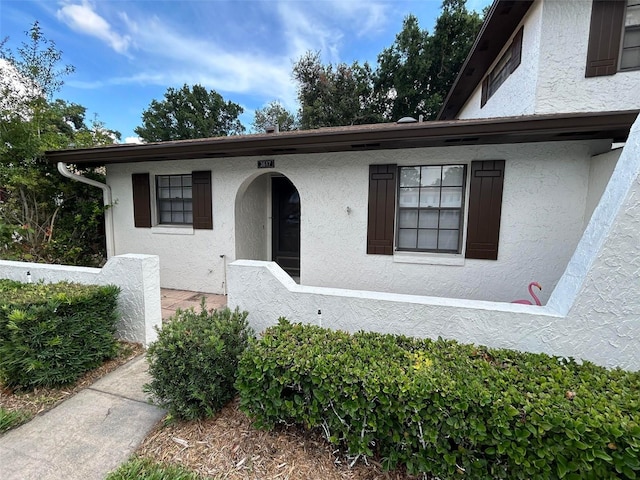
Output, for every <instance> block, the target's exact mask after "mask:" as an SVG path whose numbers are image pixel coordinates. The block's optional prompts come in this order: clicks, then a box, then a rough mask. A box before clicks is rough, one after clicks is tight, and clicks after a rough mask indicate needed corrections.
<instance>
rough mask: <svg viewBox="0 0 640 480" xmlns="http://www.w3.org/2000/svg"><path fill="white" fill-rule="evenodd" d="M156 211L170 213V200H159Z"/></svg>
mask: <svg viewBox="0 0 640 480" xmlns="http://www.w3.org/2000/svg"><path fill="white" fill-rule="evenodd" d="M158 210H160V211H161V212H170V211H171V200H160V201H159V202H158Z"/></svg>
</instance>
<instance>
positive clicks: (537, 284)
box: [511, 282, 542, 306]
mask: <svg viewBox="0 0 640 480" xmlns="http://www.w3.org/2000/svg"><path fill="white" fill-rule="evenodd" d="M533 287H538V289H539V290H540V291H542V286H541V285H540V284H539V283H538V282H531V283H530V284H529V294H530V295H531V296H532V297H533V299H534V300H535V302H536V305H538V306H542V303H540V299H539V298H538V297H536V294H535V293H533ZM511 303H522V304H524V305H533V303H531V302H530V301H529V300H514V301H513V302H511Z"/></svg>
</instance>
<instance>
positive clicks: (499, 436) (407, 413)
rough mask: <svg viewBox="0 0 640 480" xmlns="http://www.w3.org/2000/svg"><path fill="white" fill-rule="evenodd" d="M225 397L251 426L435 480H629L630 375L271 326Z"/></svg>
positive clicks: (638, 401) (636, 410) (637, 451)
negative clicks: (305, 435)
mask: <svg viewBox="0 0 640 480" xmlns="http://www.w3.org/2000/svg"><path fill="white" fill-rule="evenodd" d="M236 387H237V388H238V391H239V392H240V405H241V408H242V409H243V410H244V411H245V412H246V413H248V414H249V415H250V416H252V417H253V418H254V419H255V422H256V424H257V426H262V427H267V428H270V427H272V426H274V425H275V424H278V423H288V424H290V423H297V424H299V425H303V426H305V427H307V428H319V429H322V431H323V432H324V434H325V435H326V437H327V439H328V440H329V441H330V442H331V443H333V444H336V445H339V446H341V447H343V448H345V449H346V450H348V452H349V453H350V454H352V455H364V456H375V457H377V458H379V459H380V460H381V461H382V463H383V465H384V466H385V468H388V469H392V468H396V467H397V466H398V465H405V466H406V468H407V471H408V472H410V473H414V474H416V473H429V474H432V475H435V476H437V477H438V478H442V479H449V478H474V479H485V478H486V479H502V478H505V479H506V478H508V479H531V478H544V479H556V478H568V479H578V478H579V479H603V478H636V476H638V475H640V460H639V458H640V424H639V422H640V398H639V397H638V392H639V391H640V373H639V372H625V371H621V370H612V371H608V370H606V369H604V368H601V367H598V366H596V365H593V364H591V363H588V362H585V363H583V364H582V365H579V364H577V363H576V362H575V361H573V360H572V359H563V358H557V357H550V356H547V355H543V354H531V353H522V352H515V351H511V350H504V349H502V350H500V349H489V348H485V347H479V346H474V345H460V344H458V343H456V342H453V341H445V340H441V339H439V340H437V341H431V340H427V339H414V338H408V337H403V336H393V335H382V334H377V333H370V332H369V333H365V332H359V333H357V334H353V335H350V334H347V333H344V332H340V331H330V330H327V329H322V328H320V327H316V326H312V325H304V326H303V325H300V324H295V325H291V324H289V323H288V322H287V321H286V320H284V319H281V320H280V323H279V324H278V325H277V326H275V327H272V328H270V329H267V331H266V332H265V333H264V336H263V338H262V339H261V340H260V341H259V342H255V343H254V344H253V345H252V346H251V347H250V348H249V349H248V350H247V351H246V352H245V354H244V356H243V357H242V359H241V362H240V365H239V374H238V381H237V382H236Z"/></svg>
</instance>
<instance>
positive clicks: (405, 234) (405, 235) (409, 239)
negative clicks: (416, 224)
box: [398, 228, 417, 248]
mask: <svg viewBox="0 0 640 480" xmlns="http://www.w3.org/2000/svg"><path fill="white" fill-rule="evenodd" d="M416 233H417V230H413V229H408V228H401V229H400V232H399V233H398V248H416Z"/></svg>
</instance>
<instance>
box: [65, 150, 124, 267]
mask: <svg viewBox="0 0 640 480" xmlns="http://www.w3.org/2000/svg"><path fill="white" fill-rule="evenodd" d="M58 171H59V172H60V173H61V174H62V176H64V177H67V178H70V179H71V180H75V181H76V182H81V183H86V184H87V185H92V186H94V187H98V188H101V189H102V199H103V203H104V206H105V210H104V230H105V237H106V243H107V260H108V259H109V258H111V257H113V256H114V255H115V237H114V234H113V210H112V209H111V207H112V206H113V201H112V199H111V187H110V186H109V185H106V184H104V183H100V182H97V181H95V180H91V179H90V178H87V177H83V176H82V175H77V174H75V173H71V172H70V171H69V168H68V167H67V164H66V163H64V162H58Z"/></svg>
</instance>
